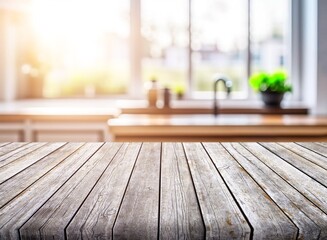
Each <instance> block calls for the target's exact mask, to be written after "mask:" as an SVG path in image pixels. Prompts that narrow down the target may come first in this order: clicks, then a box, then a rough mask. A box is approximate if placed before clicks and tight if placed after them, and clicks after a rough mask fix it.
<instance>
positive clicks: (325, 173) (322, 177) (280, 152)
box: [261, 143, 327, 196]
mask: <svg viewBox="0 0 327 240" xmlns="http://www.w3.org/2000/svg"><path fill="white" fill-rule="evenodd" d="M261 145H262V146H264V147H266V148H267V149H269V150H270V151H272V152H274V153H275V154H276V155H277V156H279V157H280V158H282V159H283V160H284V161H286V162H288V163H289V164H291V165H292V166H294V167H296V168H297V169H299V170H300V171H302V172H304V173H305V174H307V175H309V176H310V177H311V178H313V179H315V180H316V181H318V182H320V183H321V184H323V185H324V186H325V187H327V170H326V169H324V168H322V167H320V166H319V165H317V164H315V163H313V162H311V161H308V159H305V158H304V157H302V156H301V155H298V154H296V153H294V152H293V151H291V150H289V149H287V148H285V147H283V146H282V145H278V144H277V143H261ZM316 161H318V160H316ZM320 163H321V161H320ZM325 165H326V164H325ZM326 196H327V195H326Z"/></svg>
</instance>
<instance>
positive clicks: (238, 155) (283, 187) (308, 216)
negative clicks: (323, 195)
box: [223, 143, 327, 239]
mask: <svg viewBox="0 0 327 240" xmlns="http://www.w3.org/2000/svg"><path fill="white" fill-rule="evenodd" d="M223 145H224V146H225V147H226V149H227V150H228V152H229V153H230V154H231V155H232V156H233V157H234V158H235V159H236V161H238V163H239V164H240V165H241V166H242V167H243V168H244V169H245V170H246V171H247V172H248V173H249V174H250V175H251V177H252V178H253V179H254V180H255V181H256V182H257V183H258V184H259V185H260V186H261V187H262V189H263V190H264V191H265V192H266V193H267V194H268V195H269V197H270V198H271V199H272V200H273V201H274V202H275V203H276V204H277V205H278V206H279V207H280V208H281V209H282V210H283V212H284V213H285V214H286V215H287V216H288V217H289V218H290V219H291V220H292V222H294V224H296V226H297V228H298V229H299V236H298V238H299V239H318V238H319V236H320V237H322V238H326V236H327V235H326V234H327V225H326V224H327V215H325V214H324V213H323V212H322V211H321V210H320V209H318V208H317V207H316V206H315V205H314V204H312V202H310V201H309V200H308V199H307V198H306V197H304V196H303V195H302V194H301V193H299V192H298V191H297V190H296V189H294V188H293V187H292V186H291V185H289V184H288V183H287V182H286V181H285V180H284V179H283V178H282V177H280V176H279V175H278V174H276V173H275V172H273V171H272V170H271V169H270V168H269V167H268V166H266V165H265V164H264V163H263V162H261V161H260V160H259V158H260V157H261V153H260V151H256V150H255V149H257V148H259V149H260V146H259V145H258V144H257V143H248V144H246V146H242V145H241V144H239V143H233V144H228V145H227V144H225V143H224V144H223ZM246 147H251V148H252V149H251V151H249V150H248V149H247V148H246Z"/></svg>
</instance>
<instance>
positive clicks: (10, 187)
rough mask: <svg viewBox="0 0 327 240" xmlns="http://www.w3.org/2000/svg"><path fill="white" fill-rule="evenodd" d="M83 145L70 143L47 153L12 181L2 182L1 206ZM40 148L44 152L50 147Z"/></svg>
mask: <svg viewBox="0 0 327 240" xmlns="http://www.w3.org/2000/svg"><path fill="white" fill-rule="evenodd" d="M51 145H52V144H51ZM82 145H83V144H82V143H68V144H67V145H65V146H63V147H62V148H60V149H58V150H57V151H55V152H54V153H53V154H51V155H47V156H46V157H44V158H42V159H41V160H40V161H38V162H37V163H36V164H33V165H31V166H30V167H28V169H27V170H26V171H23V172H20V173H18V174H17V175H15V176H13V177H12V179H11V180H10V181H6V182H4V183H2V184H0V196H3V197H2V198H0V207H2V206H3V205H4V204H5V203H6V202H8V201H9V200H11V199H12V198H14V197H15V196H16V195H18V194H20V193H21V192H22V191H23V190H24V189H26V188H27V187H28V186H30V185H31V184H32V183H33V182H35V181H36V180H38V179H39V178H40V177H42V176H43V175H44V174H46V173H47V172H48V171H49V170H51V169H52V168H53V167H55V166H56V165H57V164H59V163H60V162H61V161H63V160H64V159H65V158H67V157H68V156H69V155H71V154H72V153H73V152H74V151H76V150H77V149H78V148H79V147H81V146H82ZM40 150H41V151H40V152H41V153H44V152H47V150H48V149H46V148H44V149H40ZM30 156H31V157H35V159H38V157H36V156H37V155H33V153H31V155H30ZM0 172H1V168H0ZM1 173H2V172H1Z"/></svg>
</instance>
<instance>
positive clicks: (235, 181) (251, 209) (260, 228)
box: [204, 143, 297, 239]
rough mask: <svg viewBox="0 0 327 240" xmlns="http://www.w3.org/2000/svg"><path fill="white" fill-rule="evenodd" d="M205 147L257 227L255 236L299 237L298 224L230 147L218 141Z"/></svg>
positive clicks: (248, 217) (259, 237)
mask: <svg viewBox="0 0 327 240" xmlns="http://www.w3.org/2000/svg"><path fill="white" fill-rule="evenodd" d="M224 146H227V147H229V146H230V144H224ZM204 147H205V149H206V150H207V152H208V154H209V156H210V157H211V159H212V161H213V162H214V164H215V166H216V168H217V169H218V171H219V172H220V174H221V176H222V177H223V179H224V181H225V183H226V184H227V186H228V187H229V189H230V191H231V192H232V193H233V196H234V197H235V199H236V201H237V202H238V204H239V206H240V207H241V209H242V210H243V212H244V214H245V215H246V216H247V219H248V221H249V222H250V224H251V226H252V227H253V229H255V231H253V239H296V236H297V228H296V226H294V224H293V223H292V222H291V221H290V220H289V219H288V218H287V217H286V215H285V214H284V213H283V212H282V211H281V210H280V209H279V207H278V206H277V205H276V204H275V203H274V202H273V200H272V199H271V198H270V197H269V196H268V195H267V194H266V193H265V192H264V191H263V190H262V189H261V188H260V186H259V185H258V184H257V183H256V182H255V181H254V180H253V179H252V178H251V177H250V176H249V175H248V173H247V172H246V171H245V170H244V169H243V168H242V167H241V166H240V165H239V164H238V163H237V162H236V161H235V160H234V158H233V157H232V156H231V155H230V154H229V153H228V152H227V150H226V149H225V148H224V147H223V146H222V145H221V144H217V143H204Z"/></svg>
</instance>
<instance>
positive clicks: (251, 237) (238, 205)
mask: <svg viewBox="0 0 327 240" xmlns="http://www.w3.org/2000/svg"><path fill="white" fill-rule="evenodd" d="M219 144H220V143H219ZM201 145H202V147H203V148H204V150H205V151H206V153H207V155H208V156H209V158H210V160H211V162H212V164H213V165H214V167H215V169H216V171H217V173H218V174H219V176H220V177H221V179H222V180H223V182H224V184H225V185H226V187H227V189H228V191H229V192H230V194H231V196H232V198H233V200H234V201H235V203H236V205H237V207H238V208H239V209H240V211H241V213H242V215H243V217H244V218H245V220H246V222H247V224H248V225H249V227H250V229H251V233H250V239H253V231H254V228H253V226H252V224H251V222H250V221H249V219H248V217H247V216H246V214H245V213H244V211H243V209H242V207H241V205H240V204H239V202H238V201H237V200H236V197H235V196H234V193H233V192H232V190H231V189H230V187H229V186H228V184H227V182H226V181H225V179H224V178H223V176H222V175H221V173H220V172H219V170H218V168H217V166H216V164H215V163H214V161H213V160H212V158H211V156H210V154H209V153H208V151H207V149H206V148H205V146H204V145H203V142H201ZM221 146H223V145H222V144H221ZM223 148H224V149H225V150H226V151H227V152H228V150H227V149H226V148H225V146H223ZM228 154H229V152H228ZM229 155H231V154H229ZM231 157H232V158H234V157H233V156H232V155H231ZM234 159H235V158H234ZM242 168H243V167H242ZM244 171H245V169H244Z"/></svg>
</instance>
